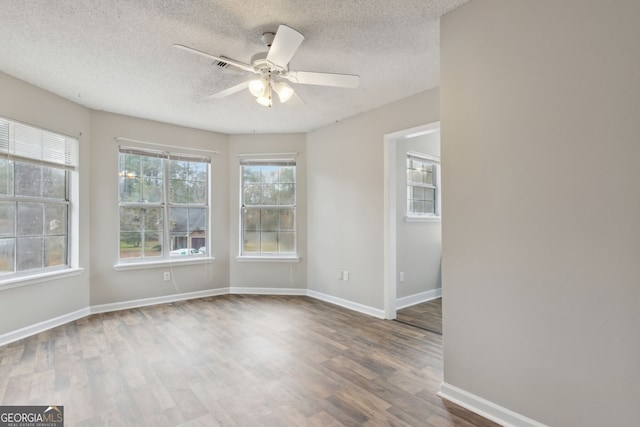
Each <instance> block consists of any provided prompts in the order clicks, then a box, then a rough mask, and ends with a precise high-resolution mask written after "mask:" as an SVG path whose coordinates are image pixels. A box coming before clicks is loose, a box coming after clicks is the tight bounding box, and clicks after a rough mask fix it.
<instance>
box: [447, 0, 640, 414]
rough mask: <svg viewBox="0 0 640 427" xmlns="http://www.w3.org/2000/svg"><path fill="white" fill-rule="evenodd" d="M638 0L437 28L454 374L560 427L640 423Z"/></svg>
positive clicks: (455, 20)
mask: <svg viewBox="0 0 640 427" xmlns="http://www.w3.org/2000/svg"><path fill="white" fill-rule="evenodd" d="M639 22H640V2H638V1H637V0H618V1H615V2H585V1H581V0H566V1H561V2H558V1H552V0H540V1H498V0H473V1H471V2H469V3H467V4H465V5H464V6H462V7H461V8H459V9H457V10H455V11H453V12H452V13H450V14H449V15H447V16H446V17H445V18H444V19H443V21H442V25H441V31H442V36H441V42H442V47H441V55H442V84H441V91H442V153H443V157H442V158H443V172H444V176H443V180H444V182H445V184H446V197H444V199H443V200H444V210H445V212H446V216H445V218H444V221H443V290H444V299H443V300H444V309H443V311H444V336H445V353H444V368H445V371H444V380H445V382H446V383H447V384H451V385H453V386H456V387H459V388H460V389H463V390H465V391H467V392H470V393H473V394H475V395H477V396H480V397H482V398H484V399H487V400H489V401H491V402H494V403H495V404H498V405H501V406H503V407H506V408H508V409H510V410H512V411H515V412H517V413H520V414H522V415H525V416H527V417H529V418H532V419H534V420H537V421H539V422H542V423H544V424H548V425H553V426H586V425H589V426H603V425H616V426H630V425H637V423H638V417H640V409H638V404H637V403H638V402H637V400H638V396H639V395H640V364H639V363H638V361H640V339H639V336H640V335H639V331H640V310H639V309H638V308H639V306H640V263H639V262H638V260H639V259H640V243H639V242H640V240H639V236H640V226H639V225H638V219H639V218H640V197H638V194H639V190H638V184H639V183H640V168H639V167H638V159H640V144H639V143H638V135H640V120H638V114H639V111H640V84H639V81H640V80H639V76H640V55H639V54H638V40H640V25H638V23H639Z"/></svg>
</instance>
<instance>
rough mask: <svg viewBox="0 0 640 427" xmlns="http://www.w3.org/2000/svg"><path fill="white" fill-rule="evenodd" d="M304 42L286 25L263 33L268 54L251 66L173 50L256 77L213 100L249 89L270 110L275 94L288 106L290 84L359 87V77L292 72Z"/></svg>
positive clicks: (259, 55)
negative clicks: (274, 31)
mask: <svg viewBox="0 0 640 427" xmlns="http://www.w3.org/2000/svg"><path fill="white" fill-rule="evenodd" d="M303 40H304V36H303V35H302V34H300V33H299V32H298V31H296V30H294V29H293V28H291V27H288V26H286V25H280V26H279V27H278V31H277V32H276V33H275V34H274V33H264V34H263V35H262V41H263V42H264V44H265V45H266V47H267V49H268V52H260V53H256V54H255V55H253V57H251V64H245V63H243V62H240V61H236V60H235V59H231V58H227V57H225V56H215V55H211V54H209V53H206V52H202V51H200V50H197V49H193V48H191V47H188V46H184V45H181V44H174V46H175V47H177V48H178V49H182V50H185V51H187V52H191V53H195V54H198V55H201V56H204V57H206V58H210V59H213V60H215V61H216V64H217V65H219V66H220V67H223V68H227V67H230V68H233V69H237V70H240V71H246V72H249V73H252V74H254V75H255V76H256V77H254V78H252V79H249V80H247V81H245V82H242V83H240V84H238V85H235V86H232V87H230V88H228V89H225V90H223V91H221V92H218V93H215V94H213V95H211V96H212V97H213V98H224V97H225V96H229V95H232V94H234V93H237V92H240V91H242V90H244V89H246V88H248V89H249V91H250V92H251V93H252V94H253V96H255V97H256V100H257V102H258V103H259V104H260V105H264V106H265V107H271V106H272V105H273V98H272V95H273V93H274V92H275V93H276V95H277V96H278V99H279V100H280V102H281V103H285V102H287V101H288V100H289V99H291V97H292V96H293V94H294V91H293V88H292V87H291V86H290V85H289V84H288V83H287V81H288V82H291V83H297V84H305V85H319V86H333V87H342V88H357V87H358V85H359V84H360V77H359V76H356V75H353V74H334V73H320V72H313V71H292V70H289V61H291V58H293V55H294V54H295V53H296V51H297V50H298V47H300V44H301V43H302V41H303Z"/></svg>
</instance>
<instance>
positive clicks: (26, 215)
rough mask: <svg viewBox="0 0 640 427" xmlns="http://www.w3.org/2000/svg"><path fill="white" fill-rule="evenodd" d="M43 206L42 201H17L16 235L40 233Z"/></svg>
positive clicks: (41, 229)
mask: <svg viewBox="0 0 640 427" xmlns="http://www.w3.org/2000/svg"><path fill="white" fill-rule="evenodd" d="M43 208H44V205H43V204H42V203H18V236H33V235H41V234H42V233H43V232H44V227H43V224H44V221H43V219H44V216H43ZM19 248H20V245H18V249H19ZM18 259H20V254H19V253H18Z"/></svg>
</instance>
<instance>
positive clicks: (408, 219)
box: [404, 216, 442, 222]
mask: <svg viewBox="0 0 640 427" xmlns="http://www.w3.org/2000/svg"><path fill="white" fill-rule="evenodd" d="M404 222H442V217H441V216H405V217H404Z"/></svg>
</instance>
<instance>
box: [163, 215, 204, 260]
mask: <svg viewBox="0 0 640 427" xmlns="http://www.w3.org/2000/svg"><path fill="white" fill-rule="evenodd" d="M169 218H170V228H169V230H170V231H169V234H170V236H171V241H172V247H171V253H170V254H169V255H195V254H197V253H199V252H198V251H199V250H200V248H202V247H205V246H206V229H207V209H206V208H170V209H169ZM180 249H186V250H183V251H178V250H180ZM205 251H206V249H205Z"/></svg>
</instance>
